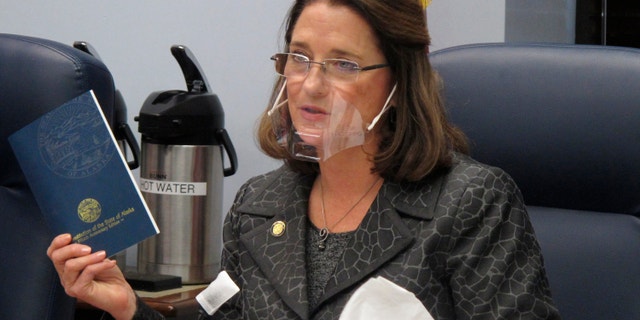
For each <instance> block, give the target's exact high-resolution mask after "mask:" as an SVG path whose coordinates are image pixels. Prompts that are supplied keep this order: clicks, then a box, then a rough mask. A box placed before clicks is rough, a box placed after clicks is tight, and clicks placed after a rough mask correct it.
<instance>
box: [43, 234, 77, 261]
mask: <svg viewBox="0 0 640 320" xmlns="http://www.w3.org/2000/svg"><path fill="white" fill-rule="evenodd" d="M71 240H72V238H71V235H70V234H68V233H65V234H61V235H58V236H57V237H55V238H53V240H52V241H51V244H50V245H49V247H48V248H47V256H49V258H51V253H53V251H55V250H57V249H59V248H61V247H63V246H66V245H68V244H70V243H71Z"/></svg>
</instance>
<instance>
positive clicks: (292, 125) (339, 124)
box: [267, 80, 396, 162]
mask: <svg viewBox="0 0 640 320" xmlns="http://www.w3.org/2000/svg"><path fill="white" fill-rule="evenodd" d="M285 87H286V80H285V81H284V82H283V84H282V88H281V89H280V91H279V94H278V96H277V98H276V100H275V101H274V103H273V106H272V107H271V109H270V110H269V111H268V113H267V114H268V116H269V117H271V120H272V122H273V129H274V132H275V134H276V137H277V139H278V141H279V142H280V144H281V145H282V146H283V147H285V148H287V150H288V151H289V152H290V153H291V154H292V155H293V156H294V157H295V158H296V159H300V160H305V161H314V162H318V161H326V160H327V159H329V158H330V157H331V156H333V155H335V154H337V153H338V152H340V151H343V150H345V149H348V148H353V147H357V146H361V145H363V144H364V141H365V135H366V133H368V132H370V131H371V130H372V129H373V128H374V127H375V125H376V123H377V122H378V121H379V120H380V117H381V116H382V114H384V112H386V111H387V109H389V102H390V101H391V98H392V97H393V94H394V93H395V90H396V85H394V86H393V89H392V90H391V92H390V93H389V97H388V98H387V100H386V102H385V104H384V106H383V107H382V109H381V110H380V112H379V113H378V115H376V116H375V117H374V119H373V120H372V122H371V124H369V125H368V126H367V125H366V124H365V122H364V121H363V119H362V115H361V114H360V112H359V111H358V109H357V108H356V107H355V106H353V105H352V104H350V103H348V102H347V101H346V100H345V99H344V98H342V97H341V96H340V93H339V91H338V90H332V91H331V93H330V96H329V99H328V101H329V105H328V106H325V107H326V109H327V111H328V114H327V115H326V116H325V117H322V120H319V121H306V120H304V119H300V120H297V122H293V121H292V119H291V116H290V114H289V111H288V108H282V106H283V105H285V104H286V103H287V100H285V101H282V102H280V99H281V98H282V95H283V93H284V89H285Z"/></svg>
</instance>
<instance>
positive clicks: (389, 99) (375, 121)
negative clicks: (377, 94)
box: [367, 83, 398, 131]
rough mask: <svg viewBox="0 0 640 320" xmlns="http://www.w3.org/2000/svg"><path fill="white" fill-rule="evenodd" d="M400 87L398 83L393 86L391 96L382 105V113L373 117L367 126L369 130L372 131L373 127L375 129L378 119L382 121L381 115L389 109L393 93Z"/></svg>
mask: <svg viewBox="0 0 640 320" xmlns="http://www.w3.org/2000/svg"><path fill="white" fill-rule="evenodd" d="M397 87H398V83H396V84H394V85H393V88H392V89H391V92H390V93H389V97H388V98H387V101H386V102H385V103H384V106H383V107H382V110H380V113H378V115H377V116H376V117H375V118H373V121H371V124H370V125H369V126H368V127H367V131H371V129H373V127H375V125H376V123H378V121H380V117H382V114H384V113H385V111H387V109H389V102H390V101H391V98H392V97H393V94H394V93H395V92H396V88H397Z"/></svg>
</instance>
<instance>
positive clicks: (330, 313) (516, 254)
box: [213, 155, 559, 319]
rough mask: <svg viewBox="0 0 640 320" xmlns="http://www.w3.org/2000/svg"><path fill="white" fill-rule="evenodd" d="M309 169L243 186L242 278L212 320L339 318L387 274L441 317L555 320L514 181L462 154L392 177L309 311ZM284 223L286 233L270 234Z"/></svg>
mask: <svg viewBox="0 0 640 320" xmlns="http://www.w3.org/2000/svg"><path fill="white" fill-rule="evenodd" d="M313 180H314V177H313V176H303V175H299V174H296V173H294V172H291V171H290V170H289V169H288V168H287V167H281V168H280V169H278V170H275V171H273V172H270V173H267V174H265V175H262V176H258V177H255V178H253V179H251V180H250V181H248V182H247V183H246V184H245V185H244V186H243V187H242V188H241V189H240V191H239V192H238V194H237V197H236V200H235V203H234V204H233V206H232V208H231V210H230V212H229V214H228V215H227V218H226V221H225V225H224V250H223V259H222V261H223V262H222V263H223V266H222V267H223V269H224V270H226V271H227V272H228V273H229V275H230V276H231V278H232V279H233V280H234V281H235V282H236V283H237V285H238V286H239V287H240V293H238V294H236V295H235V296H234V297H233V298H232V299H231V300H229V301H228V302H227V303H226V304H225V305H223V307H222V308H221V309H220V310H219V311H218V312H217V313H216V314H214V317H213V318H215V319H338V317H339V316H340V312H341V311H342V309H343V308H344V306H345V304H346V303H347V301H348V299H349V297H350V296H351V295H352V294H353V292H354V291H355V290H356V289H357V288H358V287H359V286H360V285H362V284H363V283H364V282H365V281H366V280H368V279H370V278H371V277H374V276H382V277H384V278H386V279H388V280H390V281H392V282H393V283H395V284H396V285H398V286H400V287H402V288H404V289H406V290H408V291H410V292H412V293H413V294H415V296H416V297H417V298H418V299H419V300H420V301H421V302H422V304H423V305H424V306H425V307H426V309H427V310H428V311H429V312H430V313H431V315H432V316H433V317H434V319H558V318H559V316H558V313H557V310H556V308H555V306H554V305H553V302H552V299H551V295H550V292H549V285H548V282H547V279H546V275H545V271H544V267H543V263H542V257H541V253H540V248H539V246H538V243H537V242H536V239H535V236H534V233H533V230H532V226H531V224H530V222H529V219H528V216H527V213H526V210H525V208H524V204H523V200H522V196H521V194H520V191H519V190H518V188H517V187H516V185H515V183H514V182H513V180H512V179H511V178H510V177H509V176H508V175H507V174H506V173H505V172H504V171H502V170H500V169H497V168H494V167H489V166H486V165H483V164H480V163H478V162H476V161H474V160H472V159H470V158H468V157H466V156H462V155H456V157H455V161H454V165H453V167H452V168H451V169H447V170H442V171H441V172H437V173H434V174H432V175H431V176H430V178H428V179H426V180H425V181H423V182H421V183H393V182H389V181H385V183H384V185H383V186H382V188H381V189H380V191H379V193H378V195H377V198H376V199H375V200H374V202H373V204H372V206H371V208H370V209H369V212H368V214H367V215H366V217H365V218H364V220H363V221H362V224H361V225H360V227H359V228H358V229H357V230H356V231H355V233H354V235H353V237H352V239H351V243H350V244H349V245H348V246H347V249H346V251H345V254H344V256H343V257H342V259H341V260H340V262H339V263H338V265H337V268H336V271H335V273H334V274H333V276H332V277H331V278H330V279H329V282H328V284H327V286H326V288H325V294H324V296H323V297H322V298H321V302H320V305H319V307H318V308H317V309H316V310H309V307H308V302H307V279H306V271H305V237H306V230H307V227H308V223H309V220H308V219H307V200H308V198H309V193H310V188H311V185H312V183H313ZM276 221H281V222H284V223H285V224H286V227H285V231H284V233H283V234H282V235H281V236H279V237H278V236H274V235H273V234H272V232H271V229H272V225H273V223H274V222H276Z"/></svg>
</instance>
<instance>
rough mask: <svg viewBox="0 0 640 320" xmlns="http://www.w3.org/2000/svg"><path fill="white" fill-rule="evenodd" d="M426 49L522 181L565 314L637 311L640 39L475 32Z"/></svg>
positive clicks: (482, 156) (614, 315) (493, 156)
mask: <svg viewBox="0 0 640 320" xmlns="http://www.w3.org/2000/svg"><path fill="white" fill-rule="evenodd" d="M430 59H431V62H432V65H433V67H434V68H435V69H436V70H437V72H438V73H439V74H440V75H441V77H442V79H443V86H444V95H445V100H446V105H447V107H448V111H449V113H450V117H451V120H452V121H453V122H454V123H456V124H457V125H459V126H460V127H461V128H462V129H463V130H464V131H465V132H466V133H467V135H468V136H469V138H470V140H471V141H472V146H471V147H472V155H473V156H474V157H475V158H476V159H478V160H480V161H483V162H485V163H488V164H491V165H495V166H498V167H501V168H503V169H505V170H506V171H507V172H509V173H510V174H511V175H512V176H513V177H514V179H515V181H516V182H517V183H518V185H519V187H520V188H521V190H522V193H523V195H524V198H525V202H526V203H527V206H528V211H529V214H530V216H531V220H532V222H533V225H534V228H535V231H536V233H537V236H538V240H539V242H540V245H541V247H542V251H543V254H544V258H545V265H546V269H547V274H548V277H549V281H550V284H551V289H552V294H553V297H554V300H555V302H556V304H557V306H558V308H559V310H560V312H561V314H562V316H563V319H567V320H572V319H576V320H578V319H579V320H589V319H630V320H637V319H640V218H639V213H640V50H638V49H632V48H620V47H605V46H584V45H560V44H558V45H555V44H475V45H465V46H459V47H453V48H448V49H443V50H440V51H437V52H433V53H431V54H430Z"/></svg>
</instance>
